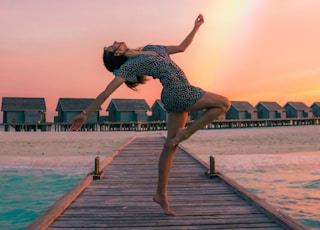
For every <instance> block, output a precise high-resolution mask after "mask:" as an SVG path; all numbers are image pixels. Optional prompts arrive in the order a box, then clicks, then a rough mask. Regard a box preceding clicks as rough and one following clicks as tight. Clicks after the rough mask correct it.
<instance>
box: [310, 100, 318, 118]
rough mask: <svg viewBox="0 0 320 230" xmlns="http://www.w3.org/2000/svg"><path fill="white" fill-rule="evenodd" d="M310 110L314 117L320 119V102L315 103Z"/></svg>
mask: <svg viewBox="0 0 320 230" xmlns="http://www.w3.org/2000/svg"><path fill="white" fill-rule="evenodd" d="M310 108H311V109H312V112H313V116H314V117H320V102H314V103H313V104H312V105H311V107H310Z"/></svg>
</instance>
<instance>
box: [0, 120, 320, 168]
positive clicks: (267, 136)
mask: <svg viewBox="0 0 320 230" xmlns="http://www.w3.org/2000/svg"><path fill="white" fill-rule="evenodd" d="M135 135H164V136H165V135H166V131H148V132H134V131H113V132H47V133H43V132H0V146H1V148H0V167H2V168H8V167H30V168H53V169H57V168H77V167H80V168H88V169H90V170H91V169H92V167H93V162H94V158H95V157H96V156H99V157H100V159H101V160H103V159H104V158H107V157H109V156H110V155H111V154H112V153H113V152H114V151H115V150H116V149H118V147H119V146H121V145H122V144H123V143H125V142H126V141H127V140H129V139H130V138H131V137H133V136H135ZM319 139H320V127H319V126H295V127H268V128H243V129H223V130H220V129H219V130H206V129H204V130H200V131H198V132H196V133H195V134H194V135H193V136H191V137H190V138H189V139H188V140H186V141H184V142H182V143H181V144H180V145H181V146H182V147H183V148H184V149H185V150H186V151H189V152H190V153H192V154H195V155H197V156H198V157H200V158H201V159H202V160H203V161H205V162H208V161H209V156H210V155H213V156H214V157H215V158H216V159H217V164H218V166H219V165H220V166H219V168H226V169H228V164H229V163H232V161H234V160H235V159H239V162H240V161H241V158H246V160H247V161H248V163H247V165H249V164H251V165H252V166H251V167H248V169H249V168H254V164H255V165H256V166H258V165H263V164H264V163H268V162H269V163H270V162H271V161H272V160H274V161H279V163H282V166H284V165H285V164H297V167H298V168H299V169H301V167H302V166H301V165H305V164H306V163H305V160H306V159H304V158H306V157H307V156H308V158H309V159H311V163H310V164H309V165H311V166H312V164H313V163H314V162H318V157H317V156H320V143H319V141H318V140H319ZM159 156H160V152H159ZM288 159H291V160H290V161H288ZM294 159H295V160H294ZM319 163H320V161H319Z"/></svg>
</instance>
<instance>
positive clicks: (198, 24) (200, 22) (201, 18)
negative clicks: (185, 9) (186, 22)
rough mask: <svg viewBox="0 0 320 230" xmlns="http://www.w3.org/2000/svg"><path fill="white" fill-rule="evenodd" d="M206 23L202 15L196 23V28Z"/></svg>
mask: <svg viewBox="0 0 320 230" xmlns="http://www.w3.org/2000/svg"><path fill="white" fill-rule="evenodd" d="M203 23H204V18H203V15H202V14H199V15H198V17H197V18H196V20H195V22H194V26H195V27H200V26H201V25H202V24H203Z"/></svg>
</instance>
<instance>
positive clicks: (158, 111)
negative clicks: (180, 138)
mask: <svg viewBox="0 0 320 230" xmlns="http://www.w3.org/2000/svg"><path fill="white" fill-rule="evenodd" d="M151 111H152V115H151V120H152V121H168V112H167V110H166V109H165V108H164V105H163V103H162V102H161V100H156V101H155V102H154V103H153V105H152V107H151Z"/></svg>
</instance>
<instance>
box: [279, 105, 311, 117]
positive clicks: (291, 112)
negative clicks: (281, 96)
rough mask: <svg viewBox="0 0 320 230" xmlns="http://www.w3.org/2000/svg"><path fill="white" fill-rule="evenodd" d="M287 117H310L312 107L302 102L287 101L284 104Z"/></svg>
mask: <svg viewBox="0 0 320 230" xmlns="http://www.w3.org/2000/svg"><path fill="white" fill-rule="evenodd" d="M284 109H285V110H286V117H287V118H311V117H312V109H311V108H309V107H308V106H307V105H306V104H304V103H303V102H287V103H286V104H285V106H284Z"/></svg>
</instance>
